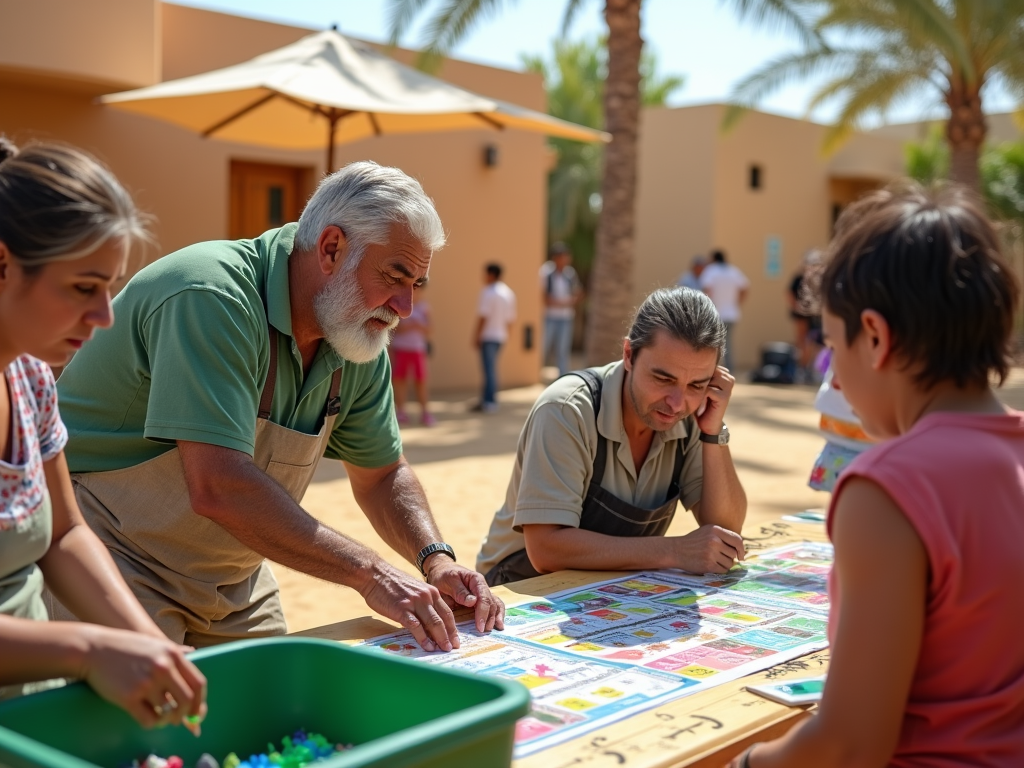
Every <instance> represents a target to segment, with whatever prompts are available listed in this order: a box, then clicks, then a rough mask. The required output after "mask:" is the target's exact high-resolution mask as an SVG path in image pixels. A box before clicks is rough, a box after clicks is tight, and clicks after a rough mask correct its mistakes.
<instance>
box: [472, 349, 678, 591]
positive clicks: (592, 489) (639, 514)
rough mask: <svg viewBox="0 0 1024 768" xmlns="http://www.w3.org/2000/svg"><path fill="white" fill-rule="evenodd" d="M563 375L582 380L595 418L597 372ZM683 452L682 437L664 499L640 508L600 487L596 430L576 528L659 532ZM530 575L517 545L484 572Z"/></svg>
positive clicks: (602, 446) (670, 512)
mask: <svg viewBox="0 0 1024 768" xmlns="http://www.w3.org/2000/svg"><path fill="white" fill-rule="evenodd" d="M565 375H566V376H578V377H579V378H581V379H583V381H584V382H585V383H586V385H587V390H588V391H589V392H590V399H591V400H592V401H593V403H594V419H595V421H596V419H597V415H598V414H599V413H600V412H601V386H602V384H603V380H602V378H601V375H600V374H598V373H597V372H596V370H595V369H593V368H588V369H586V370H582V371H573V372H572V373H567V374H565ZM685 452H686V438H683V439H682V440H680V441H679V442H677V443H676V457H675V465H674V468H673V470H672V484H671V485H670V486H669V488H668V493H666V494H665V501H664V503H663V504H662V505H661V506H659V507H656V508H654V509H644V508H642V507H636V506H634V505H632V504H629V503H627V502H625V501H623V500H622V499H620V498H619V497H618V496H616V495H615V494H613V493H611V492H610V491H607V490H605V489H604V488H602V487H601V480H603V479H604V468H605V465H606V464H607V459H608V440H607V439H605V438H604V437H602V436H601V434H600V432H599V433H598V435H597V456H596V457H594V469H593V472H592V473H591V478H590V485H589V486H588V488H587V495H586V497H585V498H584V499H583V510H582V512H581V514H580V526H579V527H580V529H582V530H584V531H594V532H595V533H603V534H605V535H607V536H663V535H664V534H665V532H666V531H667V530H668V526H669V524H670V523H671V522H672V518H673V516H675V513H676V502H678V501H679V473H680V472H681V471H682V469H683V456H684V454H685ZM534 576H540V573H539V572H538V571H537V569H536V568H534V567H533V563H531V562H530V558H529V556H528V555H527V554H526V550H525V549H521V550H519V551H518V552H513V553H512V554H511V555H509V556H508V557H506V558H505V559H504V560H502V561H501V562H500V563H498V564H497V565H496V566H494V567H493V568H491V570H489V571H488V572H487V573H486V574H485V575H484V579H486V581H487V583H488V584H489V585H490V586H492V587H496V586H498V585H499V584H509V583H511V582H513V581H519V580H520V579H529V578H532V577H534Z"/></svg>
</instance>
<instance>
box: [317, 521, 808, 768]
mask: <svg viewBox="0 0 1024 768" xmlns="http://www.w3.org/2000/svg"><path fill="white" fill-rule="evenodd" d="M744 538H745V539H746V541H747V549H748V552H750V553H752V554H756V553H757V551H758V550H763V549H773V548H775V547H780V546H783V545H785V544H790V543H793V542H796V541H825V540H826V535H825V529H824V526H823V525H822V524H820V523H818V524H805V523H786V522H782V521H778V522H774V523H770V524H768V525H764V526H760V527H755V528H753V529H747V530H745V531H744ZM618 576H622V574H621V573H613V572H608V571H560V572H558V573H552V574H548V575H546V576H538V577H537V578H535V579H527V580H525V581H520V582H517V583H515V584H510V585H507V586H504V587H498V588H497V589H496V590H495V594H497V595H498V596H499V597H501V599H502V600H504V601H505V603H506V604H507V605H515V604H516V603H521V602H525V601H527V600H529V599H533V598H537V597H544V596H546V595H550V594H552V593H554V592H559V591H561V590H563V589H571V588H575V587H581V586H584V585H586V584H590V583H592V582H595V581H603V580H605V579H610V578H615V577H618ZM469 617H470V614H469V612H462V611H460V612H459V613H458V614H457V615H456V619H457V620H460V621H461V620H465V619H466V618H469ZM396 629H400V627H398V626H397V625H395V624H391V623H390V622H386V621H383V620H381V619H377V618H373V617H371V616H365V617H362V618H359V619H352V620H350V621H343V622H340V623H337V624H330V625H327V626H323V627H317V628H315V629H310V630H307V631H305V632H299V633H297V634H299V635H304V636H306V637H321V638H326V639H329V640H338V641H341V642H347V643H355V642H359V641H362V640H366V639H368V638H371V637H376V636H377V635H383V634H388V633H390V632H394V631H395V630H396ZM827 668H828V650H827V649H826V650H823V651H818V652H815V653H811V654H808V655H807V656H802V657H800V658H798V659H794V660H792V661H788V662H785V663H783V664H780V665H778V666H776V667H772V668H771V669H768V670H765V671H764V672H760V673H758V674H755V675H750V676H749V677H745V678H742V679H740V680H734V681H732V682H728V683H723V684H722V685H719V686H716V687H714V688H711V689H710V690H706V691H703V692H701V693H695V694H692V695H690V696H685V697H683V698H681V699H676V700H675V701H671V702H669V703H667V704H662V705H661V706H659V707H655V708H653V709H649V710H647V711H645V712H640V713H639V714H636V715H633V716H632V717H629V718H626V719H625V720H622V721H619V722H617V723H615V724H613V725H610V726H606V727H605V728H601V729H599V730H597V731H591V732H590V733H588V734H585V735H583V736H581V737H579V738H577V739H574V740H572V741H568V742H566V743H564V744H559V745H558V746H555V747H551V748H550V749H545V750H543V751H541V752H537V753H536V754H533V755H530V756H529V757H525V758H521V759H519V760H515V761H513V763H512V764H513V766H515V768H569V767H570V766H573V767H575V766H582V767H584V768H606V767H607V768H611V767H612V766H623V765H625V766H630V768H669V767H670V766H698V767H699V768H712V767H714V768H719V767H720V766H722V765H724V764H725V763H726V762H728V760H730V759H731V758H732V757H733V756H735V755H737V754H739V753H740V752H741V751H743V750H744V749H746V747H747V746H748V745H750V744H752V743H753V742H755V741H766V740H768V739H772V738H775V737H777V736H780V735H782V734H783V733H785V732H786V731H788V730H789V729H790V728H792V727H793V726H794V725H795V724H796V723H798V722H799V721H800V720H802V719H804V718H806V717H808V716H809V714H808V711H807V708H794V707H786V706H783V705H781V704H776V703H774V702H771V701H769V700H768V699H764V698H761V697H760V696H755V695H754V694H752V693H747V692H746V691H744V690H743V687H744V686H746V685H749V684H751V683H753V682H759V681H762V680H766V679H780V678H785V677H807V676H810V675H820V674H823V673H824V672H825V671H826V670H827Z"/></svg>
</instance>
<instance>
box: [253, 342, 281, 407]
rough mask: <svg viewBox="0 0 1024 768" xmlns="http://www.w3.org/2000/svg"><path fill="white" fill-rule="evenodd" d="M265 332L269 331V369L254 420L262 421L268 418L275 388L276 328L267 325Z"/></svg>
mask: <svg viewBox="0 0 1024 768" xmlns="http://www.w3.org/2000/svg"><path fill="white" fill-rule="evenodd" d="M267 330H268V331H270V350H269V351H270V367H269V368H268V369H267V378H266V379H265V380H264V382H263V393H262V394H261V395H260V409H259V411H257V412H256V418H257V419H264V420H265V419H269V418H270V406H271V405H273V404H274V388H275V387H276V386H277V328H275V327H274V326H272V325H270V324H267Z"/></svg>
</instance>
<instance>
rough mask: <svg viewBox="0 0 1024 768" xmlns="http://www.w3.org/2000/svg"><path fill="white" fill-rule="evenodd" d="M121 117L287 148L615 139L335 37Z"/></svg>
mask: <svg viewBox="0 0 1024 768" xmlns="http://www.w3.org/2000/svg"><path fill="white" fill-rule="evenodd" d="M100 101H101V102H102V103H104V104H109V105H110V106H112V107H116V108H117V109H120V110H124V111H126V112H133V113H135V114H140V115H146V116H149V117H156V118H160V119H162V120H166V121H168V122H171V123H174V124H176V125H180V126H182V127H183V128H188V129H190V130H192V131H195V132H197V133H200V134H202V135H203V136H216V137H217V138H221V139H225V140H229V141H238V142H244V143H248V144H260V145H263V146H272V147H281V148H284V149H313V148H316V147H322V146H324V143H325V142H326V143H327V158H328V166H327V168H328V171H330V170H331V169H332V167H333V148H334V145H335V144H336V143H343V142H349V141H357V140H359V139H363V138H367V137H369V136H380V135H382V134H401V133H421V132H428V131H451V130H460V129H468V128H481V127H489V128H493V129H504V128H517V129H521V130H527V131H534V132H538V133H543V134H546V135H548V136H558V137H561V138H566V139H575V140H577V141H608V140H609V138H610V136H609V135H608V134H607V133H604V132H602V131H595V130H592V129H590V128H585V127H583V126H581V125H576V124H574V123H569V122H566V121H564V120H559V119H557V118H554V117H551V116H550V115H545V114H543V113H541V112H535V111H533V110H529V109H526V108H524V107H519V106H515V105H513V104H508V103H505V102H501V101H496V100H494V99H489V98H486V97H484V96H479V95H477V94H475V93H471V92H469V91H466V90H463V89H462V88H458V87H456V86H454V85H451V84H449V83H446V82H444V81H443V80H439V79H437V78H436V77H431V76H430V75H427V74H424V73H423V72H420V71H418V70H416V69H413V68H412V67H407V66H405V65H404V64H400V63H398V62H397V61H395V60H394V59H392V58H390V57H388V56H385V55H384V54H382V53H380V52H378V51H376V50H374V49H372V48H370V47H369V46H366V45H362V44H359V43H355V42H353V41H351V40H349V39H347V38H345V37H343V36H342V35H340V34H338V32H336V31H334V30H327V31H324V32H318V33H316V34H312V35H309V36H307V37H304V38H302V39H301V40H299V41H298V42H295V43H293V44H291V45H288V46H285V47H284V48H279V49H277V50H276V51H271V52H270V53H265V54H263V55H262V56H257V57H256V58H255V59H252V60H250V61H247V62H245V63H243V64H237V65H235V66H232V67H226V68H224V69H218V70H214V71H213V72H206V73H204V74H201V75H195V76H193V77H186V78H182V79H180V80H170V81H168V82H166V83H160V84H158V85H154V86H150V87H148V88H140V89H138V90H134V91H126V92H124V93H115V94H110V95H108V96H103V97H101V98H100Z"/></svg>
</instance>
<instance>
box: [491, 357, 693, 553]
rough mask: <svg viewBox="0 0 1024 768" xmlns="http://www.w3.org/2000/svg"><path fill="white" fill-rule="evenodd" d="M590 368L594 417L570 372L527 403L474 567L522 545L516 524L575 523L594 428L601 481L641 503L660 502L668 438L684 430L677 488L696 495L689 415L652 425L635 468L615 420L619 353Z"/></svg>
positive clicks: (671, 462)
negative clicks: (596, 398)
mask: <svg viewBox="0 0 1024 768" xmlns="http://www.w3.org/2000/svg"><path fill="white" fill-rule="evenodd" d="M598 371H599V373H600V374H601V375H602V376H603V378H604V385H603V386H602V389H601V412H600V414H599V416H598V418H597V419H596V420H595V419H594V406H593V403H591V401H590V393H589V391H588V390H587V385H586V384H584V383H583V379H581V378H579V377H578V376H566V377H563V378H561V379H558V380H557V381H556V382H554V383H553V384H552V385H551V386H550V387H548V388H547V389H545V390H544V392H543V394H541V396H540V398H539V399H538V400H537V402H536V403H535V404H534V406H533V409H532V410H531V411H530V415H529V416H528V417H527V418H526V425H525V426H524V427H523V432H522V434H520V436H519V447H518V449H517V452H516V464H515V467H514V468H513V470H512V479H511V480H510V481H509V484H508V492H507V493H506V495H505V505H504V506H503V507H502V508H501V509H500V510H499V511H498V513H497V514H496V515H495V516H494V520H493V521H492V522H491V529H490V531H489V532H488V533H487V537H486V538H485V539H484V543H483V547H482V548H481V550H480V554H479V555H477V560H476V569H477V570H478V571H480V573H487V571H489V570H490V569H491V568H493V567H494V566H495V565H497V564H498V563H499V562H501V561H502V560H504V559H505V558H506V557H508V556H509V555H511V554H513V553H514V552H518V551H519V550H521V549H523V548H524V547H525V546H526V542H525V539H524V538H523V533H522V530H523V529H522V526H524V525H531V524H537V523H548V524H553V525H567V526H572V527H574V528H578V527H579V525H580V515H581V514H582V511H583V499H584V497H585V496H586V494H587V488H588V487H589V486H590V478H591V476H592V475H593V469H594V459H595V458H596V457H597V436H598V433H600V435H601V436H602V437H604V438H606V439H607V440H608V441H609V444H608V458H607V465H606V466H605V471H604V478H603V479H602V481H601V485H602V487H603V488H604V489H605V490H607V491H609V492H611V493H613V494H615V495H616V496H618V497H619V498H620V499H622V500H623V501H625V502H628V503H630V504H633V505H634V506H637V507H643V508H646V509H654V508H655V507H659V506H661V505H662V504H663V503H664V502H665V494H666V493H667V492H668V488H669V486H670V485H671V484H672V470H673V469H674V466H675V455H676V454H675V452H676V443H677V442H678V441H680V440H682V439H683V438H684V437H685V436H686V435H689V440H688V442H687V446H686V453H685V454H684V459H683V469H682V472H681V474H680V477H679V488H680V494H681V498H682V502H683V506H684V507H686V508H687V509H692V508H693V505H694V504H696V503H697V502H698V501H700V495H701V489H702V486H703V476H704V464H703V453H702V451H701V442H700V439H699V438H700V428H699V427H698V426H697V420H696V419H695V418H693V417H692V416H689V417H687V418H685V419H683V420H682V421H681V422H679V423H678V424H676V425H675V426H674V427H672V429H670V430H668V431H665V432H656V433H655V435H654V441H653V442H652V443H651V449H650V450H649V451H648V453H647V458H646V459H645V460H644V463H643V466H642V467H641V468H640V474H639V475H638V474H637V472H636V468H635V467H634V466H633V455H632V453H631V452H630V449H629V440H628V439H627V438H626V432H625V429H624V427H623V426H622V383H623V379H624V377H625V368H624V367H623V364H622V361H621V360H620V361H619V362H617V363H611V364H609V365H606V366H604V367H603V368H600V369H598ZM595 421H596V423H595Z"/></svg>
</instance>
